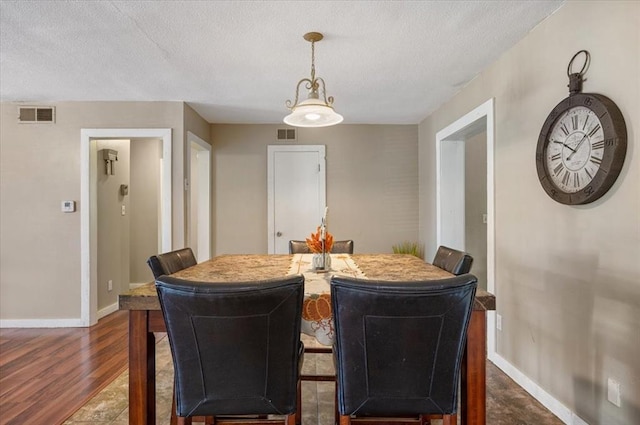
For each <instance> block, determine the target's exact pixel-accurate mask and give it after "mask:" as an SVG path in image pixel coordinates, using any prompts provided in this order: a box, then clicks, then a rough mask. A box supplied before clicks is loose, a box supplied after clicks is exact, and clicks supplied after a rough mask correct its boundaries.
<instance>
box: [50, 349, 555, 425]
mask: <svg viewBox="0 0 640 425" xmlns="http://www.w3.org/2000/svg"><path fill="white" fill-rule="evenodd" d="M303 339H304V342H305V345H313V344H314V343H315V340H313V339H312V338H303ZM156 353H157V354H156V370H157V372H156V373H157V376H156V388H157V399H156V402H157V424H158V425H165V424H169V417H170V410H171V394H172V383H173V366H172V364H171V354H170V352H169V344H168V341H167V338H166V337H163V338H161V339H160V340H159V341H158V345H157V350H156ZM314 369H315V373H330V372H331V371H332V370H333V365H332V363H331V357H330V356H328V355H326V354H324V355H323V354H317V355H315V354H305V364H304V369H303V371H304V372H305V373H313V371H314ZM128 382H129V374H128V372H126V371H125V372H124V373H122V374H121V375H120V376H119V377H118V378H116V380H115V381H113V382H112V383H111V384H110V385H108V386H107V387H106V388H105V389H104V390H102V391H101V392H100V393H99V394H98V395H96V396H95V397H94V398H93V399H91V400H90V401H89V402H88V403H87V404H85V405H84V406H83V407H82V408H81V409H80V410H78V411H77V412H76V413H75V414H74V415H73V416H72V417H70V418H69V419H68V420H67V421H66V422H64V424H63V425H88V424H93V425H127V424H128V423H129V417H128V415H129V411H128ZM302 399H303V401H302V414H303V416H302V424H303V425H333V422H334V409H333V404H334V384H333V383H332V382H317V383H316V382H303V383H302ZM432 422H433V425H437V424H438V422H439V421H435V420H434V421H432ZM534 424H535V425H561V424H562V421H560V420H559V419H558V418H557V417H556V416H554V415H553V414H552V413H551V412H549V411H548V410H546V409H545V408H544V407H543V406H542V405H541V404H540V403H538V402H537V401H536V400H534V399H533V398H532V397H531V396H530V395H529V394H527V393H526V392H525V391H524V390H523V389H522V388H520V387H519V386H518V385H516V384H515V383H514V382H513V381H512V380H511V379H510V378H509V377H507V376H506V375H505V374H504V373H502V372H501V371H500V370H499V369H498V368H497V367H495V366H494V365H493V364H492V363H490V362H488V363H487V425H534Z"/></svg>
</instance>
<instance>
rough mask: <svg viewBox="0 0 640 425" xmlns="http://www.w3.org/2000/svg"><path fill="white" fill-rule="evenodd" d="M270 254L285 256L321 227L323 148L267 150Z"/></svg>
mask: <svg viewBox="0 0 640 425" xmlns="http://www.w3.org/2000/svg"><path fill="white" fill-rule="evenodd" d="M267 161H268V165H267V185H268V186H267V203H268V206H267V210H268V213H267V214H268V225H267V232H268V234H267V240H268V252H269V254H288V253H289V240H304V239H305V238H306V237H308V236H309V234H311V232H314V231H315V230H316V227H317V226H319V225H320V221H321V220H322V216H323V214H324V209H325V205H326V172H325V166H326V164H325V162H326V158H325V146H324V145H296V146H284V145H271V146H268V147H267Z"/></svg>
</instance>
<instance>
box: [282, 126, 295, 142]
mask: <svg viewBox="0 0 640 425" xmlns="http://www.w3.org/2000/svg"><path fill="white" fill-rule="evenodd" d="M297 137H298V133H297V132H296V129H295V128H279V129H278V142H295V141H296V140H297Z"/></svg>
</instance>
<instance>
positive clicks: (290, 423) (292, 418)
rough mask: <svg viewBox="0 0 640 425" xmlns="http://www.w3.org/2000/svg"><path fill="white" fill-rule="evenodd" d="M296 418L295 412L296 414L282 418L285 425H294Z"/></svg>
mask: <svg viewBox="0 0 640 425" xmlns="http://www.w3.org/2000/svg"><path fill="white" fill-rule="evenodd" d="M297 416H298V414H297V412H296V413H293V414H291V415H287V416H286V417H285V418H284V423H285V424H286V425H296V418H297Z"/></svg>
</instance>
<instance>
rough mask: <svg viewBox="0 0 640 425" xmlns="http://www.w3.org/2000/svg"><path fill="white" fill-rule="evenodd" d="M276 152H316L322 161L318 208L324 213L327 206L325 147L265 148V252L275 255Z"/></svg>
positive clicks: (284, 146) (283, 146)
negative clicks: (319, 204) (321, 203)
mask: <svg viewBox="0 0 640 425" xmlns="http://www.w3.org/2000/svg"><path fill="white" fill-rule="evenodd" d="M276 152H317V153H318V155H319V156H320V158H322V161H320V170H319V172H320V174H321V178H320V187H319V188H318V190H319V192H320V199H321V200H322V201H323V203H324V205H321V206H320V210H321V211H324V209H325V207H326V205H327V172H326V169H327V167H326V163H327V156H326V146H325V145H268V146H267V252H268V253H269V254H273V253H275V250H276V247H275V240H274V238H273V235H274V234H275V231H276V229H275V218H276V217H275V193H274V187H273V185H274V182H275V175H274V171H275V154H276Z"/></svg>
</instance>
